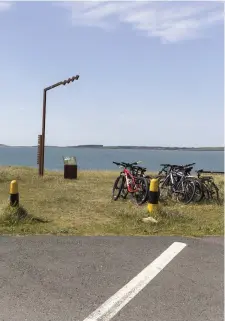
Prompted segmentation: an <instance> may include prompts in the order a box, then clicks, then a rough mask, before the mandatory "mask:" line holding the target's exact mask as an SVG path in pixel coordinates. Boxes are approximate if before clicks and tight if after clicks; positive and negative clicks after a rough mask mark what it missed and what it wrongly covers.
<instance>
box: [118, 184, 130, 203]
mask: <svg viewBox="0 0 225 321" xmlns="http://www.w3.org/2000/svg"><path fill="white" fill-rule="evenodd" d="M128 193H129V192H128V189H127V183H126V180H125V181H124V184H123V188H122V191H121V194H120V196H121V197H122V198H123V199H126V198H127V195H128Z"/></svg>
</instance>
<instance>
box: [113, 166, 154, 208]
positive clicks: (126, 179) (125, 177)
mask: <svg viewBox="0 0 225 321" xmlns="http://www.w3.org/2000/svg"><path fill="white" fill-rule="evenodd" d="M113 164H116V165H117V166H119V167H121V168H123V170H122V171H121V172H120V175H119V176H118V177H117V178H116V180H115V183H114V185H113V191H112V194H113V195H112V196H113V200H114V201H117V200H118V198H119V197H120V196H121V197H122V198H126V196H127V194H128V193H130V194H131V196H132V197H133V198H135V201H136V203H137V204H138V205H141V204H143V203H145V202H146V200H147V197H148V190H149V188H148V187H149V183H148V181H147V179H146V178H145V177H140V176H134V175H133V174H132V168H133V166H135V165H137V164H138V163H137V162H135V163H124V162H121V163H117V162H113ZM128 168H129V169H128Z"/></svg>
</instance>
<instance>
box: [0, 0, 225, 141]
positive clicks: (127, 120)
mask: <svg viewBox="0 0 225 321" xmlns="http://www.w3.org/2000/svg"><path fill="white" fill-rule="evenodd" d="M223 16H224V14H223V4H222V3H217V2H208V1H207V2H202V1H201V2H184V1H182V2H142V1H136V2H129V1H126V2H118V1H114V2H106V1H98V2H96V1H92V2H0V47H1V50H0V61H1V68H0V86H1V91H0V110H1V118H0V123H1V126H0V143H4V144H9V145H36V143H37V135H38V134H40V133H41V118H42V95H43V88H45V87H47V86H49V85H51V84H53V83H56V82H58V81H61V80H64V79H67V78H69V77H71V76H73V75H76V74H79V75H80V79H79V81H75V82H74V83H71V84H70V85H67V86H60V87H58V88H56V89H53V90H52V91H50V92H48V96H47V119H46V143H47V144H48V145H59V146H63V145H77V144H104V145H151V146H152V145H161V146H162V145H163V146H221V145H223V138H224V132H223V128H224V96H223V93H224V82H223V80H224V78H223V73H224V65H223V64H224V44H223V40H224V26H223Z"/></svg>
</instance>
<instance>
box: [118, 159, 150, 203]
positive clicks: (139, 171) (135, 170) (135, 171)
mask: <svg viewBox="0 0 225 321" xmlns="http://www.w3.org/2000/svg"><path fill="white" fill-rule="evenodd" d="M135 163H137V164H138V163H141V161H138V162H135ZM135 163H132V164H130V165H131V166H130V172H131V174H132V175H133V176H135V177H144V178H145V179H146V180H147V183H148V190H149V186H150V181H151V179H152V177H151V176H149V175H145V173H146V171H147V168H146V167H142V166H138V165H135ZM127 195H128V190H127V186H126V183H125V186H124V188H123V189H122V191H121V196H122V197H123V198H124V199H126V197H127ZM146 201H147V198H146Z"/></svg>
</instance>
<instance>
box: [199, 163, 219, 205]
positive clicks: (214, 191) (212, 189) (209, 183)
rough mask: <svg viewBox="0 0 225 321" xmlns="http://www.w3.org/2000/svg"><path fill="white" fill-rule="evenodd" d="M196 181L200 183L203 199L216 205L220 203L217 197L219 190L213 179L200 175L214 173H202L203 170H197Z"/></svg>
mask: <svg viewBox="0 0 225 321" xmlns="http://www.w3.org/2000/svg"><path fill="white" fill-rule="evenodd" d="M196 173H197V177H198V179H199V180H200V181H201V184H202V190H203V197H204V198H205V199H206V200H215V201H216V202H217V203H219V202H220V197H219V188H218V187H217V185H216V184H215V182H214V178H213V177H212V176H201V175H202V174H210V173H214V172H212V171H204V170H203V169H199V170H197V171H196Z"/></svg>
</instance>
